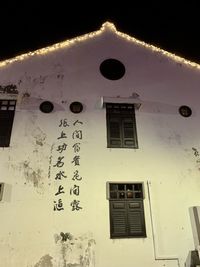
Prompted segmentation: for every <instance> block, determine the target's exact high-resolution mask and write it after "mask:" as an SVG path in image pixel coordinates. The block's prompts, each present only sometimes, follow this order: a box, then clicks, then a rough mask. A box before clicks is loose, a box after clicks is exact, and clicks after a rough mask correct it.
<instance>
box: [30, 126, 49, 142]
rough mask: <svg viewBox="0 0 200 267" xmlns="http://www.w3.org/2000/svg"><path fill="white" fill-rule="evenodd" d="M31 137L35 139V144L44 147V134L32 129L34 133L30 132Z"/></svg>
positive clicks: (37, 129) (39, 130)
mask: <svg viewBox="0 0 200 267" xmlns="http://www.w3.org/2000/svg"><path fill="white" fill-rule="evenodd" d="M32 136H33V138H34V139H35V144H36V145H39V146H43V145H44V143H45V139H46V137H47V136H46V134H45V133H44V132H43V131H42V130H41V129H40V128H39V127H37V128H36V129H34V131H33V132H32Z"/></svg>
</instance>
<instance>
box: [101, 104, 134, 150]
mask: <svg viewBox="0 0 200 267" xmlns="http://www.w3.org/2000/svg"><path fill="white" fill-rule="evenodd" d="M105 106H106V128H107V147H108V148H132V149H138V137H137V128H136V117H135V105H134V104H128V103H124V104H123V103H106V105H105ZM114 124H115V126H114ZM117 127H118V129H117ZM112 134H113V136H112ZM116 134H118V136H117V137H114V135H116ZM126 135H127V136H126Z"/></svg>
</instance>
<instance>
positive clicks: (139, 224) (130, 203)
mask: <svg viewBox="0 0 200 267" xmlns="http://www.w3.org/2000/svg"><path fill="white" fill-rule="evenodd" d="M143 197H144V195H143V185H142V183H139V182H137V183H126V184H123V183H118V184H116V183H110V184H109V203H110V237H111V238H129V237H146V227H145V217H144V205H143Z"/></svg>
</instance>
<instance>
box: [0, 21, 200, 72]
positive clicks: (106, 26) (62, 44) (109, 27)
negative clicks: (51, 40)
mask: <svg viewBox="0 0 200 267" xmlns="http://www.w3.org/2000/svg"><path fill="white" fill-rule="evenodd" d="M105 30H110V31H112V32H114V33H115V34H116V35H118V36H120V37H122V38H123V39H125V40H127V41H129V42H133V43H135V44H138V45H141V46H143V47H146V48H148V49H150V50H152V51H153V52H159V53H161V54H163V55H165V56H167V57H168V58H171V59H172V60H174V61H176V62H177V63H181V64H185V65H189V66H191V67H194V68H197V69H200V65H199V64H197V63H195V62H192V61H190V60H187V59H185V58H183V57H180V56H177V55H175V54H173V53H170V52H168V51H165V50H163V49H161V48H159V47H156V46H154V45H151V44H147V43H145V42H143V41H140V40H138V39H136V38H134V37H131V36H130V35H128V34H125V33H122V32H120V31H117V30H116V28H115V25H114V24H113V23H110V22H105V23H104V24H103V25H102V27H101V29H100V30H98V31H95V32H91V33H88V34H84V35H82V36H78V37H75V38H72V39H69V40H66V41H64V42H60V43H56V44H54V45H51V46H48V47H45V48H42V49H38V50H35V51H33V52H28V53H25V54H22V55H19V56H16V57H14V58H11V59H7V60H4V61H0V67H4V66H7V65H9V64H11V63H14V62H19V61H23V60H25V59H27V58H30V57H33V56H35V55H44V54H47V53H49V52H52V51H56V50H58V49H60V48H64V47H69V46H72V45H74V44H76V43H79V42H83V41H86V40H88V39H92V38H95V37H96V36H98V35H100V34H102V33H103V32H104V31H105Z"/></svg>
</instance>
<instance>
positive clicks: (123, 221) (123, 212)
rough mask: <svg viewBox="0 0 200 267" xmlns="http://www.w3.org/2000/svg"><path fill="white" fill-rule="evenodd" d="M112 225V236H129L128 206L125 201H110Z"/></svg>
mask: <svg viewBox="0 0 200 267" xmlns="http://www.w3.org/2000/svg"><path fill="white" fill-rule="evenodd" d="M110 227H111V228H110V233H111V237H125V236H127V234H128V228H127V208H126V202H125V201H110Z"/></svg>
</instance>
